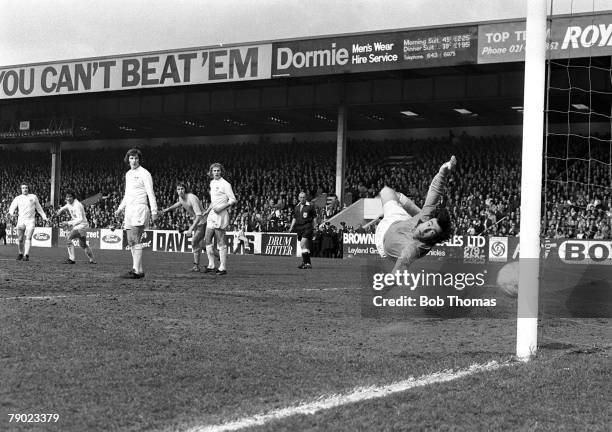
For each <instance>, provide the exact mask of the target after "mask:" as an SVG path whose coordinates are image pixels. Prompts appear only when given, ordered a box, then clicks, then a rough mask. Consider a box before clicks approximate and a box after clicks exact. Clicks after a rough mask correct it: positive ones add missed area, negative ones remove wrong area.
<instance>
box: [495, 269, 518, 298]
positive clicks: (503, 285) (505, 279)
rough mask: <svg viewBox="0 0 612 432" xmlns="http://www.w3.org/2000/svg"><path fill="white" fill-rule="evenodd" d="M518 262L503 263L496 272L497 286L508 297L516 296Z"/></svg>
mask: <svg viewBox="0 0 612 432" xmlns="http://www.w3.org/2000/svg"><path fill="white" fill-rule="evenodd" d="M518 281H519V262H518V261H514V262H511V263H508V264H506V265H504V266H503V267H502V268H501V269H500V270H499V273H497V280H496V282H497V286H499V288H500V289H501V291H502V292H503V293H504V294H505V295H506V296H508V297H518Z"/></svg>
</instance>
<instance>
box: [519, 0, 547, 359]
mask: <svg viewBox="0 0 612 432" xmlns="http://www.w3.org/2000/svg"><path fill="white" fill-rule="evenodd" d="M526 3H527V26H526V40H525V88H524V103H523V152H522V171H521V222H520V255H519V257H520V265H519V289H518V305H517V325H516V356H517V358H518V359H519V360H522V361H528V360H530V359H531V358H532V357H533V356H534V355H535V353H536V350H537V343H538V295H539V271H540V262H539V260H540V220H541V213H542V204H541V200H542V161H543V155H542V152H543V148H544V97H545V90H546V89H545V83H546V81H545V80H546V78H545V77H546V17H547V15H546V3H547V2H546V0H529V1H528V2H526Z"/></svg>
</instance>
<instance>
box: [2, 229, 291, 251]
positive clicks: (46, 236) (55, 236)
mask: <svg viewBox="0 0 612 432" xmlns="http://www.w3.org/2000/svg"><path fill="white" fill-rule="evenodd" d="M6 233H7V236H6V238H7V243H10V244H16V243H17V230H16V229H15V228H9V229H7V230H6ZM67 235H68V231H65V230H63V229H61V228H48V227H36V229H35V230H34V235H33V236H32V246H34V247H64V246H65V245H66V236H67ZM225 237H226V240H227V245H228V251H229V253H232V254H236V253H245V254H255V255H273V256H300V255H301V250H300V245H299V243H298V241H297V235H296V234H294V233H261V232H247V233H244V237H245V238H246V240H247V242H248V246H249V247H248V248H246V247H245V246H246V244H245V242H244V240H243V241H240V239H239V237H238V232H236V231H228V232H227V233H226V236H225ZM73 242H74V244H75V246H76V245H78V241H76V240H74V241H73ZM87 242H88V243H89V246H90V247H91V248H93V249H103V250H125V249H129V246H128V242H127V231H125V230H121V229H117V230H111V229H105V228H102V229H88V230H87ZM140 243H141V244H142V245H143V247H144V248H145V249H150V250H153V251H156V252H184V253H187V252H191V237H189V236H187V235H186V234H185V233H183V232H179V231H175V230H146V231H145V232H144V233H143V236H142V238H141V240H140Z"/></svg>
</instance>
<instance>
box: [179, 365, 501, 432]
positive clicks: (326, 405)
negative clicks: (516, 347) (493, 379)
mask: <svg viewBox="0 0 612 432" xmlns="http://www.w3.org/2000/svg"><path fill="white" fill-rule="evenodd" d="M511 364H513V363H510V362H502V363H500V362H497V361H490V362H488V363H484V364H473V365H472V366H470V367H468V368H466V369H460V370H455V371H454V370H445V371H440V372H434V373H431V374H427V375H423V376H420V377H417V378H415V377H411V378H408V379H406V380H402V381H398V382H395V383H391V384H388V385H384V386H370V387H357V388H355V389H354V390H352V391H351V392H349V393H346V394H334V395H327V396H322V397H320V398H318V399H316V400H314V401H312V402H307V403H303V404H300V405H294V406H290V407H287V408H280V409H276V410H273V411H269V412H267V413H261V414H256V415H253V416H250V417H244V418H242V419H239V420H235V421H232V422H227V423H222V424H218V425H208V426H197V427H193V428H190V429H187V430H186V432H226V431H237V430H241V429H245V428H249V427H254V426H262V425H265V424H266V423H269V422H271V421H275V420H281V419H285V418H288V417H292V416H295V415H309V414H315V413H317V412H319V411H323V410H328V409H332V408H337V407H340V406H343V405H348V404H353V403H357V402H363V401H367V400H371V399H379V398H384V397H387V396H389V395H392V394H395V393H400V392H404V391H407V390H411V389H413V388H417V387H424V386H428V385H432V384H438V383H445V382H449V381H453V380H456V379H460V378H464V377H466V376H469V375H474V374H477V373H480V372H490V371H494V370H496V369H500V368H502V367H506V366H509V365H511Z"/></svg>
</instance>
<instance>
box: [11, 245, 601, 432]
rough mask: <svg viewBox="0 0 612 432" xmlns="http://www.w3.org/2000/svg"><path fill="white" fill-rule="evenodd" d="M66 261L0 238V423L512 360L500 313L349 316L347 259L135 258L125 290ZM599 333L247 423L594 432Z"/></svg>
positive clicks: (355, 305)
mask: <svg viewBox="0 0 612 432" xmlns="http://www.w3.org/2000/svg"><path fill="white" fill-rule="evenodd" d="M80 252H81V251H78V250H77V259H80V261H79V262H77V264H76V265H62V264H60V262H61V261H62V260H63V259H64V258H65V257H64V254H65V251H64V250H63V249H33V250H32V253H31V259H32V261H30V262H16V261H14V255H15V247H14V246H6V247H4V246H0V340H1V344H0V430H3V431H4V430H6V431H13V430H15V431H22V430H23V431H25V430H28V431H29V430H41V431H47V430H52V431H75V432H76V431H89V430H91V431H109V430H113V431H115V430H116V431H175V430H176V431H183V430H188V429H189V428H192V427H197V426H205V425H214V424H220V423H224V422H228V421H233V420H237V419H240V418H243V417H249V416H252V415H254V414H258V413H265V412H269V411H271V410H274V409H278V408H283V407H286V406H291V405H296V404H299V403H301V402H302V401H312V400H315V399H317V398H320V397H323V396H325V395H329V394H335V393H346V392H349V391H351V390H352V389H354V388H355V387H359V386H368V385H385V384H388V383H391V382H396V381H400V380H403V379H406V378H408V377H411V376H420V375H424V374H428V373H432V372H437V371H440V370H447V369H458V368H465V367H468V366H470V365H471V364H474V363H485V362H488V361H490V360H497V361H501V362H503V361H508V360H509V359H510V358H511V357H512V354H513V352H514V343H515V341H514V337H515V322H514V321H513V320H502V319H448V320H442V319H434V318H432V319H412V320H403V321H393V320H384V319H365V318H362V317H361V314H360V299H359V288H360V283H361V281H360V276H361V275H360V265H361V261H359V260H331V259H330V260H326V259H315V260H314V262H313V264H314V269H313V270H310V271H302V270H297V269H296V265H297V264H298V262H297V260H296V259H291V258H280V257H278V258H277V257H264V256H230V258H229V265H228V271H229V274H228V275H227V276H214V275H205V274H198V273H195V274H194V273H190V272H189V269H190V268H191V265H190V262H191V256H190V255H189V254H163V253H149V254H147V255H146V256H145V271H146V273H147V275H146V278H145V279H143V280H122V279H119V278H118V275H119V274H120V273H122V272H124V271H126V270H128V269H129V264H130V257H129V253H128V252H110V251H97V259H98V262H99V264H98V265H97V266H90V265H88V264H87V263H86V262H85V260H83V259H82V256H81V255H79V253H80ZM609 324H610V322H609V320H608V319H598V320H593V319H591V320H586V319H575V320H562V319H558V320H551V321H548V322H543V329H542V333H541V334H542V340H541V344H542V349H541V350H540V354H539V356H538V358H537V359H536V360H535V361H533V362H531V363H529V364H526V365H523V364H516V365H512V366H509V367H507V368H504V369H501V370H497V371H494V372H492V373H488V374H481V375H473V376H471V377H468V378H463V379H460V380H457V381H453V382H450V383H446V384H439V385H434V386H429V387H423V388H420V389H414V390H411V391H408V392H404V393H400V394H396V395H393V396H389V397H386V398H381V399H376V400H372V401H366V402H360V403H355V404H351V405H346V406H343V407H338V408H335V409H332V410H328V411H324V412H320V413H317V414H315V415H310V416H295V417H291V418H288V419H286V420H279V421H275V422H271V423H268V424H265V425H263V426H260V427H257V428H254V430H266V431H267V430H272V431H281V430H311V431H326V430H340V431H341V430H346V431H353V430H504V429H505V430H575V429H584V430H606V429H607V426H609V424H607V421H609V418H610V408H609V407H610V406H612V400H611V396H610V395H611V394H612V392H611V391H610V390H611V388H610V387H611V386H610V382H611V380H610V368H609V364H610V351H609V348H608V347H607V345H609V344H610V330H609V329H610V327H609ZM606 344H607V345H606ZM591 347H596V348H591ZM10 413H57V414H59V416H60V418H59V420H58V422H57V423H45V424H42V423H37V424H36V423H27V424H24V423H15V422H9V414H10Z"/></svg>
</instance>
